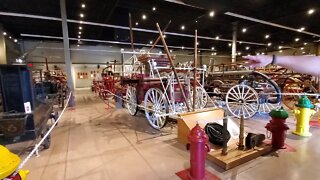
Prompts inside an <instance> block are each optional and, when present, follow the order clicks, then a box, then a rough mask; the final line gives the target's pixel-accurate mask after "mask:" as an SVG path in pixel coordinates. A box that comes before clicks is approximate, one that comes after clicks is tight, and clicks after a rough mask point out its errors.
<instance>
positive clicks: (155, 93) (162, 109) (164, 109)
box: [144, 88, 169, 129]
mask: <svg viewBox="0 0 320 180" xmlns="http://www.w3.org/2000/svg"><path fill="white" fill-rule="evenodd" d="M144 108H145V114H146V118H147V119H148V122H149V124H150V126H151V127H153V128H155V129H161V128H163V127H164V126H165V125H166V123H167V116H165V114H167V113H168V111H169V108H168V102H167V99H166V98H165V95H164V94H163V92H162V91H161V90H159V89H158V88H150V89H149V90H148V91H147V92H146V94H145V96H144Z"/></svg>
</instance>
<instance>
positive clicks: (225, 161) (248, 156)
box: [207, 143, 272, 170]
mask: <svg viewBox="0 0 320 180" xmlns="http://www.w3.org/2000/svg"><path fill="white" fill-rule="evenodd" d="M271 151H272V146H271V145H270V144H265V143H263V144H262V145H261V146H260V147H255V148H254V149H249V150H238V147H237V145H236V144H232V145H230V146H228V154H227V155H222V154H221V149H215V150H212V151H211V152H209V153H208V155H207V159H209V160H210V161H212V162H214V163H215V164H217V165H218V166H220V167H222V168H223V169H224V170H228V169H231V168H234V167H236V166H239V165H241V164H243V163H246V162H248V161H251V160H253V159H255V158H257V157H259V156H261V155H264V154H267V153H269V152H271Z"/></svg>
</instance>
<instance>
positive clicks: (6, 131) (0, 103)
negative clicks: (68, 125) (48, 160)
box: [0, 65, 57, 149]
mask: <svg viewBox="0 0 320 180" xmlns="http://www.w3.org/2000/svg"><path fill="white" fill-rule="evenodd" d="M52 86H54V85H52V84H51V83H48V82H46V83H43V82H41V83H37V84H34V83H33V81H32V72H31V70H29V69H28V67H27V66H24V65H0V144H2V145H6V144H11V143H16V142H21V141H28V140H35V139H37V138H38V137H39V136H42V135H44V134H45V132H46V131H47V129H48V125H47V123H48V120H49V119H51V118H56V117H57V112H54V110H53V105H54V104H55V103H56V102H57V98H56V97H57V95H56V94H55V93H54V92H53V91H48V89H49V90H51V89H52ZM43 146H44V148H46V149H47V148H49V146H50V136H48V138H47V139H46V140H45V141H44V143H43Z"/></svg>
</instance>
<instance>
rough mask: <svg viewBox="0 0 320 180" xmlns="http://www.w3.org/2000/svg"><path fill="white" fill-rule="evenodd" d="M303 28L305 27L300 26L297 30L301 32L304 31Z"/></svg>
mask: <svg viewBox="0 0 320 180" xmlns="http://www.w3.org/2000/svg"><path fill="white" fill-rule="evenodd" d="M304 30H306V28H305V27H301V28H300V29H298V31H299V32H302V31H304Z"/></svg>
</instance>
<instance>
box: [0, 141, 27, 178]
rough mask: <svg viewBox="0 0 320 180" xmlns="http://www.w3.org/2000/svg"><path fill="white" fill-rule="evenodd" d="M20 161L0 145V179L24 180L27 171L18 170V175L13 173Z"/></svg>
mask: <svg viewBox="0 0 320 180" xmlns="http://www.w3.org/2000/svg"><path fill="white" fill-rule="evenodd" d="M20 161H21V160H20V158H19V156H17V155H16V154H13V153H11V152H10V151H9V150H8V149H7V148H5V147H4V146H1V145H0V179H5V178H7V179H21V180H25V179H26V178H27V174H28V173H29V171H28V170H19V171H18V173H15V172H16V170H17V168H18V166H19V164H20Z"/></svg>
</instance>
